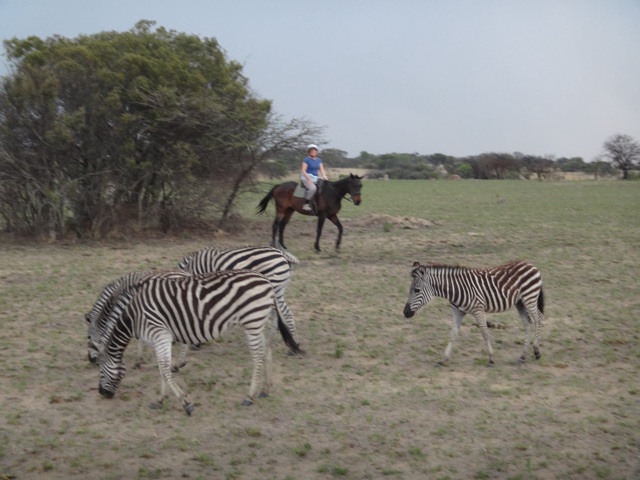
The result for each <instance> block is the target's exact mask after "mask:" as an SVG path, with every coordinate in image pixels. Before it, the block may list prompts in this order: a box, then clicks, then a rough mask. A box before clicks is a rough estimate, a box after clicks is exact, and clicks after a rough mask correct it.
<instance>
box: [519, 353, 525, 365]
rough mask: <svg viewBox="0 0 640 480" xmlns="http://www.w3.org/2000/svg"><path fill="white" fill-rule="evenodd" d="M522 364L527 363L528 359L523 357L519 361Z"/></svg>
mask: <svg viewBox="0 0 640 480" xmlns="http://www.w3.org/2000/svg"><path fill="white" fill-rule="evenodd" d="M518 360H519V361H520V363H527V359H526V358H525V357H524V355H522V356H521V357H520V358H519V359H518Z"/></svg>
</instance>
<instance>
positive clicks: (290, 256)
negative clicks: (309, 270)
mask: <svg viewBox="0 0 640 480" xmlns="http://www.w3.org/2000/svg"><path fill="white" fill-rule="evenodd" d="M278 250H280V251H281V252H282V255H284V258H286V259H287V262H289V265H298V264H299V263H300V260H298V258H297V257H296V256H295V255H294V254H293V253H291V252H289V251H288V250H287V249H285V248H282V245H280V244H278Z"/></svg>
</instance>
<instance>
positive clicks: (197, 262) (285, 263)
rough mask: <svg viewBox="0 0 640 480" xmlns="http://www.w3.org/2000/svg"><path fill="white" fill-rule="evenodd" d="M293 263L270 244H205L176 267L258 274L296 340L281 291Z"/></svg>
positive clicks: (191, 271) (197, 270) (291, 257)
mask: <svg viewBox="0 0 640 480" xmlns="http://www.w3.org/2000/svg"><path fill="white" fill-rule="evenodd" d="M297 263H299V262H298V259H297V258H296V257H294V256H293V255H292V254H290V253H289V252H286V251H283V250H279V249H277V248H272V247H241V248H226V249H221V248H213V247H209V248H204V249H202V250H199V251H197V252H192V253H190V254H188V255H186V256H185V257H184V258H183V259H182V260H181V261H180V263H179V264H178V267H179V268H180V269H181V270H184V271H186V272H188V273H190V274H192V275H197V274H202V273H211V272H220V271H224V270H240V269H249V270H253V271H254V272H258V273H261V274H262V275H264V276H265V277H267V278H268V279H269V281H270V282H271V285H272V286H273V290H274V292H275V295H276V300H277V302H278V305H279V307H280V310H281V311H282V313H283V318H284V321H285V323H286V324H287V327H288V328H289V331H290V332H291V334H292V335H293V338H294V339H295V341H296V343H299V339H298V333H297V331H296V324H295V321H294V319H293V314H292V313H291V310H290V309H289V306H288V305H287V302H285V300H284V291H285V289H286V288H287V285H288V284H289V282H290V281H291V275H292V271H291V264H297ZM291 353H292V352H291Z"/></svg>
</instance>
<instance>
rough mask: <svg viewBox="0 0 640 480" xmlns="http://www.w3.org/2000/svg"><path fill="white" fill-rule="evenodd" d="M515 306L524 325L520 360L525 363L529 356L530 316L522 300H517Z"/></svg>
mask: <svg viewBox="0 0 640 480" xmlns="http://www.w3.org/2000/svg"><path fill="white" fill-rule="evenodd" d="M516 308H517V309H518V314H519V315H520V320H522V325H523V326H524V347H523V349H522V355H521V356H520V362H521V363H526V362H527V357H528V356H529V337H530V336H531V317H530V315H529V314H528V313H527V309H526V308H525V306H524V304H523V303H522V301H519V302H518V303H516ZM538 353H539V352H538Z"/></svg>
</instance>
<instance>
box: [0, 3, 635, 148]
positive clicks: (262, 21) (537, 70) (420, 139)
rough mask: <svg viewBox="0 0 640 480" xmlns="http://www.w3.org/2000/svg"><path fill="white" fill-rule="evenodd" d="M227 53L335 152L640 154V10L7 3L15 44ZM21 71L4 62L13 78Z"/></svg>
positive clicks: (0, 16) (278, 107) (281, 109)
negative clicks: (193, 44)
mask: <svg viewBox="0 0 640 480" xmlns="http://www.w3.org/2000/svg"><path fill="white" fill-rule="evenodd" d="M140 19H147V20H155V21H156V22H157V25H158V26H164V27H165V28H167V29H173V30H176V31H179V32H185V33H191V34H195V35H199V36H201V37H214V38H216V39H217V40H218V42H219V43H220V45H221V46H222V48H224V49H225V50H226V52H227V55H228V57H229V59H233V60H236V61H238V62H240V63H241V64H243V65H244V74H245V75H246V76H247V77H248V78H249V81H250V85H251V87H252V89H253V90H254V92H255V93H256V94H257V95H258V96H260V97H262V98H268V99H271V100H273V105H274V109H275V111H276V112H277V113H279V114H281V115H282V116H283V117H284V118H292V117H297V118H307V119H309V120H312V121H313V122H315V123H316V124H318V125H321V126H325V127H326V130H325V137H326V138H327V140H328V142H327V143H325V144H323V145H321V147H324V148H327V147H331V148H340V149H342V150H345V151H347V152H348V154H349V156H356V155H358V154H359V153H360V152H361V151H363V150H365V151H368V152H370V153H375V154H381V153H390V152H418V153H421V154H430V153H444V154H449V155H455V156H465V155H475V154H479V153H483V152H489V151H497V152H510V153H511V152H515V151H519V152H523V153H527V154H533V155H547V154H553V155H556V156H558V157H562V156H569V157H571V156H581V157H583V158H584V159H585V160H586V161H590V160H592V159H593V158H594V157H595V156H596V155H598V154H599V153H600V152H601V149H602V144H603V142H604V141H605V140H606V139H607V137H609V136H610V135H612V134H614V133H625V134H628V135H631V136H632V137H634V138H635V139H636V140H638V141H640V54H639V51H640V50H639V48H640V0H449V1H445V0H413V1H409V0H394V1H390V0H388V1H376V0H369V1H365V0H353V1H349V0H328V1H319V0H318V1H315V2H311V1H307V0H281V1H272V2H269V1H266V0H262V1H261V0H244V1H243V0H234V1H232V0H228V1H219V0H182V1H180V2H176V1H168V0H141V1H136V0H109V1H100V2H99V1H91V0H56V1H53V0H0V39H3V40H4V39H7V38H11V37H14V36H16V37H19V38H25V37H27V36H29V35H36V36H39V37H41V38H45V37H48V36H51V35H53V34H59V35H62V36H66V37H75V36H77V35H78V34H91V33H96V32H99V31H103V30H116V31H125V30H129V29H131V28H132V27H133V25H134V24H135V23H136V22H137V21H138V20H140ZM7 71H8V70H7V63H6V60H5V59H4V58H3V59H2V60H1V61H0V74H2V75H6V73H7Z"/></svg>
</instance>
